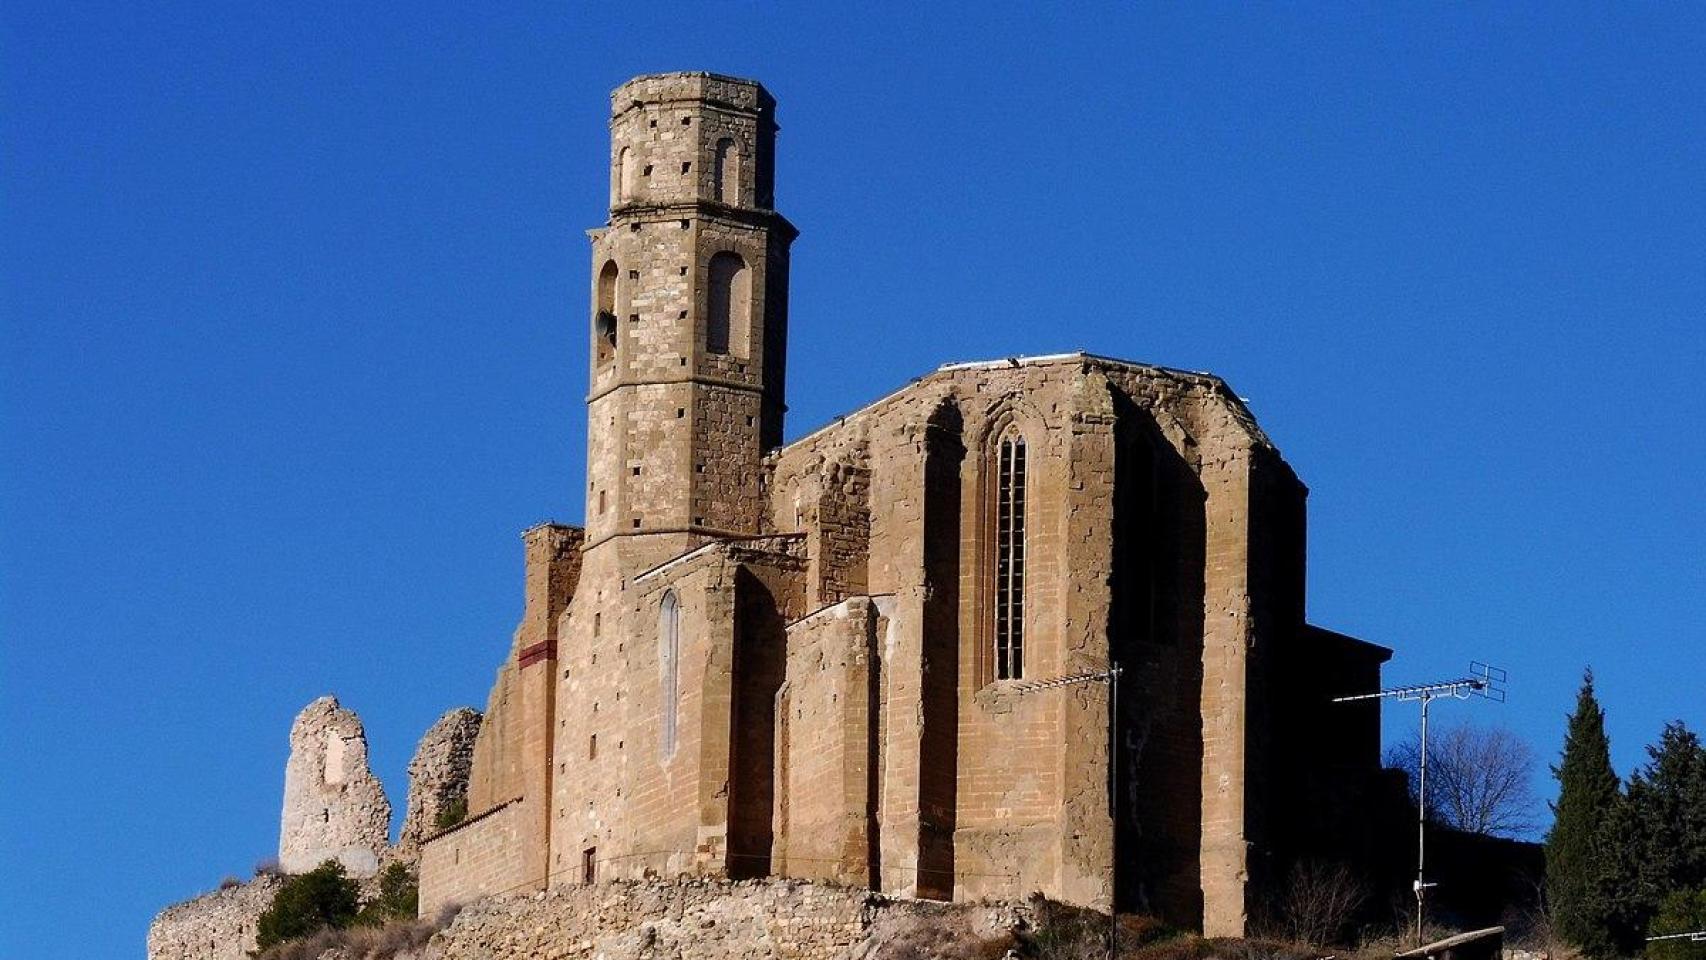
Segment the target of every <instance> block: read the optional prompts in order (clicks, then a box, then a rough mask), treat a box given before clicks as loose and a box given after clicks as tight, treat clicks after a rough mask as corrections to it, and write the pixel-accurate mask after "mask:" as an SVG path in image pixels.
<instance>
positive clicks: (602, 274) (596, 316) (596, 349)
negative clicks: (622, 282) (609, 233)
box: [592, 260, 619, 366]
mask: <svg viewBox="0 0 1706 960" xmlns="http://www.w3.org/2000/svg"><path fill="white" fill-rule="evenodd" d="M618 272H619V271H618V270H617V269H616V261H614V260H610V261H607V262H606V263H605V264H604V269H602V270H600V271H598V306H597V308H596V309H595V310H594V311H593V315H592V352H593V356H594V357H596V358H597V359H598V363H599V365H600V366H602V365H604V364H606V363H609V362H610V361H611V360H614V359H616V275H617V273H618Z"/></svg>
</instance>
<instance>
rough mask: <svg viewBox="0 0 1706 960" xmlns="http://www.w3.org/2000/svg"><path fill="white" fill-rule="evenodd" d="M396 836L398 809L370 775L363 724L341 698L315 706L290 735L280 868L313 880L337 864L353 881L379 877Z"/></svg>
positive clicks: (298, 720) (301, 716)
mask: <svg viewBox="0 0 1706 960" xmlns="http://www.w3.org/2000/svg"><path fill="white" fill-rule="evenodd" d="M390 829H391V803H390V801H389V800H387V799H385V789H384V787H382V786H380V784H379V780H378V779H377V778H376V777H374V776H373V771H371V770H369V769H368V767H367V734H366V732H365V731H364V730H363V729H362V726H361V718H360V717H357V716H356V715H355V713H354V712H352V711H350V710H346V709H344V708H343V707H341V706H339V705H338V701H337V698H336V697H321V698H320V699H318V700H315V701H314V702H313V703H310V704H309V705H308V706H307V707H305V708H303V710H302V712H301V713H300V714H298V715H297V717H296V722H295V723H294V724H292V725H291V728H290V760H289V762H288V763H287V764H286V766H285V768H284V813H283V815H282V816H281V818H280V823H279V840H278V862H279V867H280V868H281V869H283V870H284V871H285V872H286V873H307V872H308V871H309V870H312V869H314V868H315V867H317V866H319V865H320V864H321V863H323V862H325V861H326V860H337V861H338V862H340V863H342V864H343V865H344V869H345V870H346V871H348V872H349V873H350V874H351V875H352V876H358V877H366V876H371V875H372V874H373V873H374V872H375V871H376V870H378V868H379V857H380V855H381V854H383V853H384V852H385V848H386V841H387V840H388V839H389V834H390Z"/></svg>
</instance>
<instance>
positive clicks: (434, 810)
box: [396, 707, 480, 857]
mask: <svg viewBox="0 0 1706 960" xmlns="http://www.w3.org/2000/svg"><path fill="white" fill-rule="evenodd" d="M479 734H480V713H479V711H477V710H471V709H469V708H468V707H457V708H456V709H455V710H451V711H448V712H447V713H445V714H444V716H442V717H439V718H438V720H437V722H435V723H434V724H433V725H432V726H431V727H429V728H428V729H427V732H426V735H425V736H423V737H421V742H420V745H419V746H417V747H415V755H414V757H412V758H411V759H410V760H409V800H408V809H407V811H406V812H405V813H404V816H403V830H402V833H401V834H400V835H399V836H398V839H397V850H396V852H397V853H398V854H400V855H402V856H405V857H413V856H415V855H416V854H417V853H418V852H419V851H420V845H421V841H422V840H424V839H425V838H426V837H427V836H429V835H431V834H434V833H437V832H438V831H439V826H438V820H439V817H440V815H441V814H443V813H444V811H445V810H446V809H448V808H449V807H451V806H452V805H454V804H458V803H460V804H461V805H462V807H463V811H464V815H466V813H467V809H468V808H467V803H468V775H469V773H470V771H471V770H472V769H473V766H474V742H475V740H476V739H478V737H479Z"/></svg>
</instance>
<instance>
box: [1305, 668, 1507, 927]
mask: <svg viewBox="0 0 1706 960" xmlns="http://www.w3.org/2000/svg"><path fill="white" fill-rule="evenodd" d="M1509 676H1510V675H1509V674H1507V673H1506V672H1505V671H1504V670H1502V669H1500V668H1498V667H1495V666H1491V665H1489V664H1485V663H1482V662H1481V661H1479V660H1472V661H1470V663H1469V675H1468V676H1466V677H1458V678H1457V679H1455V680H1440V681H1437V682H1435V683H1417V684H1411V685H1410V686H1406V687H1390V688H1388V689H1385V690H1376V691H1375V692H1373V693H1358V694H1352V695H1351V696H1348V697H1334V698H1333V702H1334V703H1349V702H1351V701H1354V700H1396V701H1398V702H1400V703H1404V702H1413V703H1420V704H1421V705H1422V749H1421V756H1420V757H1419V758H1418V764H1419V768H1420V772H1419V773H1418V774H1417V777H1416V882H1415V884H1414V885H1413V886H1414V888H1415V891H1416V943H1417V945H1420V944H1421V942H1422V916H1423V904H1424V902H1425V900H1426V898H1427V892H1428V888H1430V887H1433V886H1437V884H1432V883H1429V882H1428V881H1427V874H1426V872H1425V866H1426V864H1427V850H1428V705H1429V704H1431V703H1433V702H1434V701H1435V700H1442V699H1450V700H1467V699H1469V698H1470V697H1483V698H1485V699H1488V700H1491V701H1493V702H1494V703H1504V702H1505V681H1506V680H1507V679H1509Z"/></svg>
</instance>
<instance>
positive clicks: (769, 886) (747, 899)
mask: <svg viewBox="0 0 1706 960" xmlns="http://www.w3.org/2000/svg"><path fill="white" fill-rule="evenodd" d="M1028 922H1031V917H1030V911H1029V909H1028V908H1027V907H1025V906H1023V905H1020V906H1004V905H995V906H988V905H981V906H972V905H954V904H933V903H919V902H914V901H897V900H891V899H888V898H886V897H881V896H876V895H872V894H869V893H866V892H864V891H861V890H853V889H848V888H844V887H830V886H821V885H816V884H810V883H798V882H789V881H768V882H751V881H748V882H737V883H728V882H724V881H716V880H683V881H677V882H673V883H658V882H623V881H617V882H612V883H599V884H595V885H593V886H570V887H561V888H556V889H552V890H550V891H548V892H546V893H541V894H534V895H529V896H508V897H501V898H497V899H494V900H490V901H487V902H485V903H481V904H478V905H475V906H472V907H469V908H468V909H465V910H463V911H462V912H461V913H460V914H458V915H457V917H456V920H455V921H454V922H453V923H452V924H451V925H450V926H449V927H448V928H446V929H445V930H444V931H442V932H441V933H440V934H438V935H437V936H436V937H435V938H434V939H433V941H432V942H431V943H430V944H429V945H428V947H427V948H426V950H424V951H423V952H422V955H421V958H420V960H475V958H479V960H533V958H537V957H558V956H587V957H603V958H607V960H641V958H646V957H660V956H661V957H675V958H680V960H852V958H855V957H882V956H916V955H918V954H917V953H916V952H915V951H916V948H914V949H913V950H911V951H909V950H908V949H907V946H906V944H907V943H908V942H909V941H915V940H918V939H922V941H923V942H926V943H940V942H942V939H941V938H940V937H933V936H925V937H923V938H920V937H919V934H920V931H926V930H928V931H950V932H951V933H950V936H951V935H953V934H958V935H959V936H961V937H979V938H990V939H993V938H996V937H998V936H1000V935H1002V934H1005V933H1009V932H1011V931H1012V930H1014V929H1017V928H1019V927H1020V926H1022V925H1024V924H1026V923H1028ZM890 951H892V952H890Z"/></svg>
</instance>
